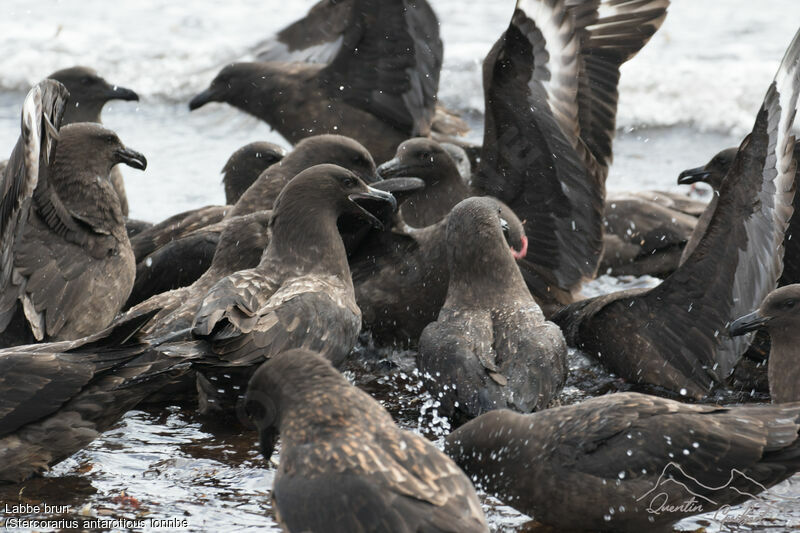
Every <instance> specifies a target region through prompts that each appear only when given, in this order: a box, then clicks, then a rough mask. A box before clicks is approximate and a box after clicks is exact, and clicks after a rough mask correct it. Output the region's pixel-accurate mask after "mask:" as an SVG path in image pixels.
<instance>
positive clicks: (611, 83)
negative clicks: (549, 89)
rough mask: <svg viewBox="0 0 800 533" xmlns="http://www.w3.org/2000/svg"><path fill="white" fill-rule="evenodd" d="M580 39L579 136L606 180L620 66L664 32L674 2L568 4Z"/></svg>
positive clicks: (589, 0) (581, 0) (578, 0)
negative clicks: (671, 3) (668, 11)
mask: <svg viewBox="0 0 800 533" xmlns="http://www.w3.org/2000/svg"><path fill="white" fill-rule="evenodd" d="M565 4H566V6H567V10H568V11H569V13H570V15H572V17H573V18H574V21H575V22H574V24H575V27H576V29H577V32H578V35H579V38H580V58H579V60H578V61H579V68H580V75H579V77H578V94H577V101H576V103H577V108H578V124H579V127H580V136H581V139H583V142H584V143H585V145H586V147H587V148H588V149H589V151H590V152H591V154H592V157H593V158H594V160H595V161H596V162H597V164H598V166H599V167H600V168H601V169H603V172H604V176H605V175H606V174H607V173H608V166H609V165H610V164H611V156H612V154H611V143H612V141H613V139H614V133H615V130H616V118H617V100H618V98H619V93H618V89H617V86H618V84H619V67H620V66H621V65H622V64H623V63H625V62H626V61H628V60H629V59H631V58H632V57H633V56H635V55H636V54H637V53H638V52H639V50H641V49H642V47H644V45H645V44H647V42H648V41H649V40H650V38H651V37H652V36H653V34H655V32H656V31H658V29H659V28H660V27H661V24H662V23H663V22H664V19H665V18H666V16H667V7H668V6H669V0H602V1H601V0H566V2H565Z"/></svg>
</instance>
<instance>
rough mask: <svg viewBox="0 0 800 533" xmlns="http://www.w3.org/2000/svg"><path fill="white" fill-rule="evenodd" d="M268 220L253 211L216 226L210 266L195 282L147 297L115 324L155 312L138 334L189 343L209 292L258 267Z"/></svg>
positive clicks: (267, 213)
mask: <svg viewBox="0 0 800 533" xmlns="http://www.w3.org/2000/svg"><path fill="white" fill-rule="evenodd" d="M271 216H272V212H271V211H257V212H255V213H250V214H249V215H242V216H240V217H233V218H230V219H227V220H225V221H224V222H220V223H218V224H219V225H220V228H217V230H218V231H219V232H220V233H219V238H218V239H217V244H216V249H215V252H214V257H213V260H212V262H211V266H210V267H209V268H208V269H207V270H206V271H205V272H203V274H202V275H201V276H199V277H198V279H197V280H196V281H194V282H193V283H192V284H190V285H188V286H185V287H181V288H178V289H174V290H170V291H167V292H162V293H159V294H156V295H154V296H151V297H150V298H148V299H147V300H145V301H143V302H142V303H140V304H138V305H136V306H135V307H133V308H132V309H130V310H129V311H128V312H126V313H125V314H124V315H122V316H121V317H120V319H119V320H125V319H126V318H127V317H128V316H129V315H136V314H141V313H144V312H150V311H152V310H158V312H157V313H156V314H155V315H153V318H152V320H150V321H149V322H148V323H147V324H145V325H144V326H143V327H142V333H143V334H144V335H146V336H147V338H148V339H149V340H157V339H161V338H166V337H172V340H177V338H176V337H174V334H175V333H176V332H180V331H182V330H183V331H184V333H183V335H182V336H181V337H180V338H182V339H184V340H189V339H190V338H191V335H190V331H189V328H191V326H192V323H193V322H194V317H195V314H196V313H197V310H198V309H199V308H200V304H201V303H202V301H203V299H204V298H205V296H206V294H207V293H208V291H209V289H211V287H213V286H214V284H215V283H216V282H218V281H219V280H220V279H222V278H223V277H225V276H228V275H230V274H233V273H234V272H238V271H239V270H244V269H248V268H253V267H255V266H257V265H258V263H259V260H260V259H261V255H262V253H263V252H264V249H265V248H266V247H267V244H268V243H269V220H270V218H271Z"/></svg>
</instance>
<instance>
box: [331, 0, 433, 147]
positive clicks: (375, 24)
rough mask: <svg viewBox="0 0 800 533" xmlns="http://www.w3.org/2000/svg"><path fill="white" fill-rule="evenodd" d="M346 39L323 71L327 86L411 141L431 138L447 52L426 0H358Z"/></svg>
mask: <svg viewBox="0 0 800 533" xmlns="http://www.w3.org/2000/svg"><path fill="white" fill-rule="evenodd" d="M343 35H344V41H343V43H342V46H341V48H340V49H339V52H338V53H337V54H336V56H335V57H334V58H333V60H332V61H331V62H330V64H329V65H328V66H327V67H325V68H324V69H323V70H322V71H321V72H320V77H321V83H322V84H323V86H325V87H326V88H327V90H328V91H329V92H330V94H331V95H332V96H336V97H342V98H344V100H345V101H346V102H348V103H350V104H351V105H353V106H356V107H359V108H361V109H364V110H365V111H368V112H370V113H372V114H373V115H376V116H378V117H380V118H382V119H383V120H385V121H387V122H389V123H391V124H393V125H394V126H395V127H396V128H397V129H399V130H401V131H406V132H408V133H409V136H417V135H427V134H428V133H429V131H430V126H431V122H432V120H433V116H434V113H435V107H436V93H437V91H438V89H439V72H440V70H441V67H442V54H443V50H442V41H441V39H440V38H439V23H438V21H437V19H436V15H435V14H434V12H433V10H432V9H431V8H430V6H429V5H428V3H427V2H426V0H402V1H397V0H355V3H354V7H353V11H352V22H351V23H350V25H349V26H348V27H347V29H346V30H345V32H344V34H343Z"/></svg>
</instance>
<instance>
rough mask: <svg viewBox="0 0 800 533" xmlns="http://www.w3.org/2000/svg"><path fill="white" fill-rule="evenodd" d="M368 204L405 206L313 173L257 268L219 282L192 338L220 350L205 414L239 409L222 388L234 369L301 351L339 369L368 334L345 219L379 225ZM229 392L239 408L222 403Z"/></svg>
mask: <svg viewBox="0 0 800 533" xmlns="http://www.w3.org/2000/svg"><path fill="white" fill-rule="evenodd" d="M365 200H366V201H371V202H382V203H386V202H388V203H392V204H393V206H394V207H395V208H396V204H395V203H394V202H395V201H394V198H393V197H392V196H391V194H389V193H385V192H382V191H378V190H375V189H371V188H370V187H368V186H367V185H366V184H364V182H363V181H361V180H360V179H358V177H357V176H356V175H355V174H353V173H352V172H350V171H349V170H346V169H343V168H341V167H337V166H335V165H317V166H314V167H311V168H310V169H307V170H304V171H303V172H301V173H300V174H298V175H297V176H295V177H294V178H293V179H292V180H291V181H290V182H289V183H288V184H287V185H286V187H284V189H283V191H281V194H280V195H279V196H278V200H277V201H276V202H275V209H274V211H273V215H272V220H271V222H270V228H271V231H272V236H271V238H270V242H269V245H268V246H267V249H266V250H265V251H264V255H263V256H262V258H261V261H260V263H259V264H258V266H257V267H255V268H252V269H249V270H242V271H239V272H236V273H234V274H232V275H230V276H227V277H225V278H223V279H222V280H220V281H219V282H218V283H216V284H215V285H214V286H213V287H212V288H211V290H210V291H209V292H208V295H207V296H206V297H205V299H204V300H203V303H202V305H201V306H200V309H199V310H198V312H197V315H196V317H195V322H194V326H193V334H194V336H195V337H196V338H198V339H201V340H204V341H206V342H208V346H209V348H208V349H209V350H210V352H211V353H210V354H209V359H210V360H211V363H210V366H211V368H210V369H209V370H208V371H205V372H203V374H204V375H203V376H200V377H199V381H198V390H199V391H200V393H201V394H200V400H201V411H204V412H210V411H212V410H215V409H218V410H222V411H223V412H224V411H228V412H230V411H229V410H230V408H231V405H230V404H231V403H235V401H236V399H237V397H238V396H239V394H238V393H237V392H236V388H235V387H234V388H233V390H231V388H229V387H227V385H225V384H224V383H223V380H222V378H223V377H224V375H225V374H231V371H230V370H229V367H244V368H243V369H244V371H245V374H246V373H247V372H248V371H249V372H252V370H254V369H255V365H257V364H259V363H261V362H262V361H264V359H269V358H270V357H272V356H274V355H275V354H277V353H280V352H282V351H284V350H287V349H291V348H300V347H302V348H308V349H313V350H316V351H319V352H320V353H322V354H323V355H325V356H326V357H328V358H329V359H330V360H331V361H332V362H333V363H334V364H339V363H341V362H342V361H343V360H344V359H345V357H346V356H347V355H348V353H349V352H350V350H351V349H352V347H353V345H354V344H355V341H356V338H357V336H358V332H359V330H360V329H361V311H360V310H359V309H358V306H357V305H356V301H355V295H354V293H353V282H352V279H351V278H350V268H349V267H348V265H347V256H346V252H345V249H344V243H343V242H342V237H341V236H340V234H339V230H338V229H337V226H336V222H337V220H338V219H339V218H340V217H341V216H342V215H344V214H346V213H353V214H357V215H360V216H364V217H366V218H369V219H372V220H376V219H374V217H373V215H371V214H370V213H369V212H368V211H366V210H365V209H364V208H363V207H361V206H360V205H359V204H358V202H361V201H365ZM365 205H366V204H365ZM212 382H213V383H212ZM241 385H243V383H241V384H238V385H236V387H239V386H241ZM225 389H227V391H226V393H225V394H228V395H230V396H233V398H232V401H231V402H230V403H228V401H227V400H224V399H222V398H217V397H219V396H220V393H219V391H220V390H225Z"/></svg>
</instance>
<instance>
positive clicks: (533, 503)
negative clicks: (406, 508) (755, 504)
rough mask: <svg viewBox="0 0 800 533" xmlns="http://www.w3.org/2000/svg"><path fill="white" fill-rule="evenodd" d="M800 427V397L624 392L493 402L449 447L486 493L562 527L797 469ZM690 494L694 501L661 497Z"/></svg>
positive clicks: (673, 517) (630, 518) (580, 526)
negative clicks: (678, 397) (516, 406)
mask: <svg viewBox="0 0 800 533" xmlns="http://www.w3.org/2000/svg"><path fill="white" fill-rule="evenodd" d="M798 431H800V404H787V405H785V406H765V405H753V406H733V407H719V406H713V405H687V404H683V403H679V402H675V401H672V400H666V399H663V398H658V397H655V396H646V395H643V394H636V393H619V394H610V395H607V396H601V397H599V398H593V399H591V400H587V401H585V402H583V403H580V404H578V405H571V406H568V407H557V408H554V409H547V410H545V411H540V412H538V413H534V414H530V415H521V414H518V413H514V412H512V411H508V410H500V411H492V412H490V413H487V414H485V415H483V416H480V417H478V418H476V419H475V420H473V421H471V422H469V423H467V424H466V425H464V426H462V427H460V428H459V429H457V430H456V431H454V432H453V433H451V434H450V435H449V436H448V437H447V439H446V440H445V451H446V453H447V454H448V455H450V456H451V457H452V458H453V459H454V460H455V461H456V463H458V464H459V466H461V467H462V468H463V469H464V470H465V471H466V472H467V473H468V474H469V475H470V476H472V477H473V478H474V479H476V482H477V483H479V485H480V486H482V487H483V488H485V489H486V490H487V492H489V493H491V494H494V495H496V496H497V497H498V498H500V500H501V501H503V502H504V503H506V504H507V505H510V506H512V507H514V508H516V509H519V510H520V511H522V512H524V513H525V514H528V515H530V516H531V517H533V518H534V519H536V520H537V521H538V522H541V523H544V524H547V525H550V526H553V527H555V528H557V529H558V530H559V531H565V530H568V531H575V530H577V531H615V532H637V533H638V532H640V531H656V530H663V529H665V528H667V526H669V525H671V524H673V523H675V522H677V521H678V520H680V519H682V518H684V517H686V516H690V515H693V514H699V513H702V512H707V511H712V510H715V509H719V508H720V507H722V506H723V505H735V504H737V503H741V502H743V501H745V500H747V499H749V498H750V497H752V496H751V495H754V494H758V493H759V492H761V491H762V490H764V488H765V487H770V486H772V485H774V484H776V483H779V482H780V481H783V480H784V479H786V478H788V477H790V476H791V475H792V474H793V473H794V472H796V471H797V470H798V469H800V436H799V435H798ZM690 476H691V477H690ZM740 491H741V492H740ZM686 502H694V505H692V504H689V505H685V508H684V509H678V510H675V511H674V512H671V511H669V510H664V508H663V507H662V505H668V506H675V507H677V508H680V507H681V506H684V504H686ZM648 509H650V510H651V511H653V510H656V511H658V510H660V512H659V513H655V512H649V511H648ZM668 530H669V531H671V528H668Z"/></svg>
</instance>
